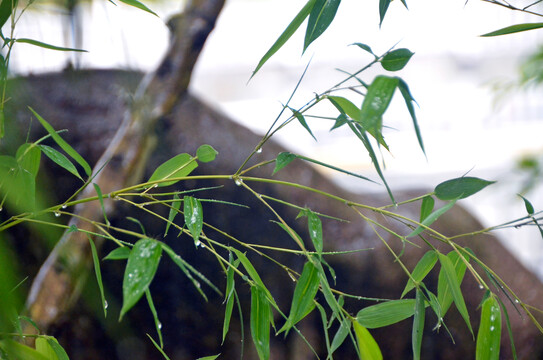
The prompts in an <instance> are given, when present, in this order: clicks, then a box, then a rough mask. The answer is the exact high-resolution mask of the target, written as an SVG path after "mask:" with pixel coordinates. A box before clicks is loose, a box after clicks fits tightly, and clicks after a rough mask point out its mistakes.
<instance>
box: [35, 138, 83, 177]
mask: <svg viewBox="0 0 543 360" xmlns="http://www.w3.org/2000/svg"><path fill="white" fill-rule="evenodd" d="M38 147H39V148H40V149H41V151H42V152H43V153H44V154H45V156H47V157H48V158H49V159H51V160H52V161H53V162H54V163H55V164H57V165H59V166H60V167H62V168H64V169H65V170H67V171H69V172H70V173H72V174H73V175H75V176H76V177H77V178H79V179H81V181H83V178H82V177H81V176H80V175H79V172H78V171H77V168H76V167H75V165H74V164H73V163H72V162H71V161H70V159H68V158H67V157H66V156H64V154H62V153H61V152H59V151H57V150H56V149H54V148H52V147H50V146H47V145H38Z"/></svg>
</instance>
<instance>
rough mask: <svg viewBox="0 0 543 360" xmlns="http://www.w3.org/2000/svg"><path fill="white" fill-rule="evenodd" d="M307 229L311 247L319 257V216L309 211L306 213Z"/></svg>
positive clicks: (320, 239) (320, 237) (320, 251)
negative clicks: (311, 243) (313, 247)
mask: <svg viewBox="0 0 543 360" xmlns="http://www.w3.org/2000/svg"><path fill="white" fill-rule="evenodd" d="M307 227H308V230H309V237H310V238H311V241H312V242H313V246H315V250H316V251H317V253H318V254H319V255H320V254H321V253H322V247H323V240H322V222H321V219H319V216H318V215H317V214H315V213H314V212H313V211H311V210H309V211H308V212H307Z"/></svg>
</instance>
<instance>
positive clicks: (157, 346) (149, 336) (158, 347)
mask: <svg viewBox="0 0 543 360" xmlns="http://www.w3.org/2000/svg"><path fill="white" fill-rule="evenodd" d="M147 337H148V338H149V339H151V342H152V343H153V345H154V346H155V348H156V349H157V350H158V351H159V352H160V353H161V354H162V356H163V357H164V359H166V360H170V358H169V357H168V355H166V353H165V352H164V350H162V348H161V347H160V346H159V345H158V344H157V343H156V341H155V339H153V338H152V337H151V335H149V334H147Z"/></svg>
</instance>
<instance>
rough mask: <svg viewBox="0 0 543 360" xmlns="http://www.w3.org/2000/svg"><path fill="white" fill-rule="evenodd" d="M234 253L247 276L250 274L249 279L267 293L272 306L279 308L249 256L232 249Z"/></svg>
mask: <svg viewBox="0 0 543 360" xmlns="http://www.w3.org/2000/svg"><path fill="white" fill-rule="evenodd" d="M232 251H233V252H234V253H235V254H236V256H237V258H238V259H239V260H240V262H241V264H242V265H243V267H244V268H245V270H246V271H247V274H249V277H250V278H251V279H252V280H253V281H254V282H255V283H256V284H257V285H258V288H259V289H260V290H261V291H264V292H265V293H266V295H267V298H268V300H269V301H270V302H271V303H272V305H274V307H277V304H276V302H275V300H274V298H273V296H272V295H271V293H270V291H269V290H268V289H267V288H266V285H264V282H263V281H262V279H261V278H260V276H259V275H258V272H257V271H256V269H255V268H254V266H253V264H251V262H250V261H249V259H248V258H247V256H246V255H245V254H244V253H242V252H241V251H239V250H237V249H234V248H232Z"/></svg>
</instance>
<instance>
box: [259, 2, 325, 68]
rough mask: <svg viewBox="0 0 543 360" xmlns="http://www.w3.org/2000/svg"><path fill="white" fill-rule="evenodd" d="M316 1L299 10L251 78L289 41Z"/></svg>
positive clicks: (261, 60)
mask: <svg viewBox="0 0 543 360" xmlns="http://www.w3.org/2000/svg"><path fill="white" fill-rule="evenodd" d="M315 2H316V0H308V2H307V3H306V4H305V6H304V7H303V8H302V9H301V10H300V12H299V13H298V14H297V15H296V17H295V18H294V19H293V20H292V21H291V23H290V24H289V25H288V26H287V28H286V29H285V30H284V31H283V33H282V34H281V35H280V36H279V38H278V39H277V40H276V41H275V43H274V44H273V45H272V46H271V47H270V49H269V50H268V51H267V52H266V54H264V56H263V57H262V59H260V61H259V62H258V65H257V66H256V68H255V70H254V71H253V74H252V75H251V78H252V77H253V76H255V74H256V73H257V72H258V70H260V68H261V67H262V66H263V65H264V64H265V63H266V61H268V60H269V59H270V58H271V57H272V56H273V54H275V53H276V52H277V51H278V50H279V49H281V47H283V45H284V44H285V43H286V42H287V41H288V39H290V37H291V36H292V35H293V34H294V33H295V32H296V30H298V28H299V27H300V25H302V22H304V20H305V18H306V17H308V16H309V14H310V13H311V10H312V9H313V6H314V5H315Z"/></svg>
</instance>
